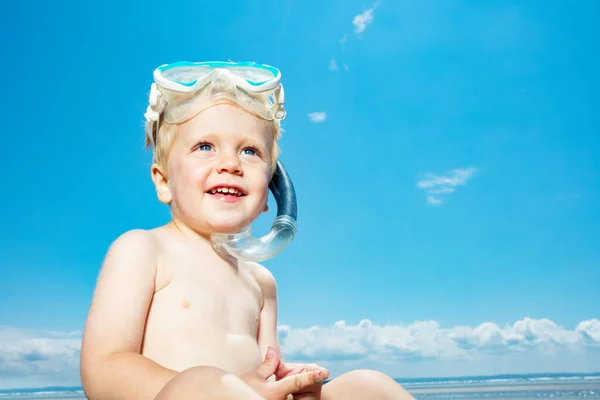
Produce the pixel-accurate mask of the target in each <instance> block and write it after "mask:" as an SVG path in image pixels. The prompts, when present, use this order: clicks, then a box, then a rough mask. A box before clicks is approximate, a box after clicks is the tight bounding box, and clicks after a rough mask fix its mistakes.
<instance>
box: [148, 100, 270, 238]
mask: <svg viewBox="0 0 600 400" xmlns="http://www.w3.org/2000/svg"><path fill="white" fill-rule="evenodd" d="M272 140H273V139H272V135H271V133H270V132H269V130H268V126H267V124H266V122H265V121H264V120H262V119H260V118H258V117H255V116H254V115H252V114H249V113H247V112H245V111H243V110H242V109H240V108H238V107H235V106H233V105H230V104H218V105H216V106H213V107H211V108H209V109H207V110H205V111H203V112H202V113H200V114H198V115H197V116H196V117H194V118H193V119H191V120H189V121H187V122H185V123H183V124H180V125H179V126H178V127H177V132H176V133H175V137H174V139H173V144H172V148H171V152H170V155H169V161H168V162H169V168H168V175H164V174H160V175H161V176H162V179H163V184H162V186H161V185H160V182H159V184H158V185H157V189H158V191H159V198H160V196H161V193H160V192H161V190H165V192H166V193H163V197H162V198H161V201H164V202H166V203H169V202H170V204H171V211H172V213H173V216H174V218H176V219H178V220H179V221H181V222H183V223H184V224H186V225H187V226H188V227H189V228H191V229H194V230H195V231H198V232H200V233H204V234H210V233H212V232H222V233H234V232H237V231H239V230H240V229H241V228H243V227H245V226H247V225H249V224H250V223H252V221H253V220H255V219H256V218H257V217H258V216H259V215H260V213H261V212H262V211H264V210H266V203H267V199H268V193H269V192H268V184H269V179H270V168H271V165H269V164H270V161H269V160H270V151H271V141H272ZM154 170H155V169H154V168H153V171H154ZM153 173H154V174H156V173H155V172H153ZM158 181H160V179H158ZM155 182H157V180H156V179H155ZM161 187H162V188H163V189H161ZM232 191H233V192H234V193H231V192H232ZM223 192H229V193H223Z"/></svg>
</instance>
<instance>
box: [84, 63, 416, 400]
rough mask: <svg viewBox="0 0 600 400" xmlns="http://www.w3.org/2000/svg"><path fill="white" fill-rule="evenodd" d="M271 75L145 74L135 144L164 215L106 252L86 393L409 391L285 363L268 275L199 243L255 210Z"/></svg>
mask: <svg viewBox="0 0 600 400" xmlns="http://www.w3.org/2000/svg"><path fill="white" fill-rule="evenodd" d="M169 74H170V75H169ZM279 77H280V76H279V72H278V71H277V70H275V69H274V68H272V67H269V66H260V65H255V64H247V63H241V64H235V63H212V64H211V63H183V64H180V63H176V65H173V67H172V68H171V67H169V66H167V67H165V66H163V67H161V68H159V69H157V71H155V80H156V82H157V84H158V85H157V84H155V85H153V91H152V93H151V100H150V102H151V105H150V107H149V109H148V112H147V114H146V117H147V120H148V124H147V143H148V144H149V146H151V147H152V151H153V164H152V167H151V176H152V180H153V182H154V185H155V187H156V192H157V196H158V199H159V201H161V202H162V203H164V204H168V205H169V207H170V210H171V215H172V220H171V221H170V222H169V223H167V224H166V225H164V226H161V227H158V228H156V229H152V230H132V231H129V232H126V233H124V234H123V235H121V236H120V237H119V238H117V239H116V240H115V242H114V243H113V244H112V245H111V247H110V249H109V251H108V253H107V255H106V258H105V261H104V264H103V266H102V269H101V272H100V275H99V278H98V282H97V287H96V290H95V293H94V298H93V301H92V304H91V307H90V311H89V315H88V319H87V322H86V326H85V331H84V335H83V343H82V350H81V378H82V383H83V388H84V391H85V393H86V396H87V397H88V398H89V399H90V400H104V399H106V400H119V399H123V400H138V399H140V400H142V399H144V400H145V399H148V400H151V399H157V400H167V399H175V400H187V399H190V400H192V399H193V400H201V399H211V400H212V399H248V400H254V399H256V400H258V399H263V400H285V399H292V398H293V399H297V400H299V399H302V400H319V399H322V400H352V399H360V400H363V399H378V400H386V399H390V400H391V399H405V398H406V399H409V398H411V397H410V395H409V394H408V393H407V392H406V391H405V390H404V389H402V388H401V387H400V385H398V384H397V383H396V382H395V381H393V380H392V379H391V378H389V377H388V376H386V375H383V374H380V373H378V372H375V371H353V372H349V373H346V374H344V375H342V376H340V377H337V378H335V379H333V380H331V381H330V382H328V383H327V384H326V385H324V386H321V382H322V381H323V380H325V379H328V378H329V372H328V371H327V370H326V369H325V368H322V367H320V366H317V365H314V364H289V363H284V362H283V361H282V360H281V357H280V352H279V345H278V342H277V290H276V283H275V279H274V277H273V275H272V274H271V273H270V272H269V271H268V270H267V269H265V268H264V267H262V266H261V265H259V264H257V263H254V262H248V261H243V260H239V259H236V258H235V257H233V256H231V255H226V254H223V253H221V252H218V251H215V248H214V246H213V245H212V243H211V235H213V234H215V233H225V234H235V233H236V232H239V231H240V230H241V229H243V228H244V227H246V226H249V225H250V224H251V223H252V221H254V220H255V219H256V218H257V217H258V216H259V215H260V214H261V212H263V211H266V210H267V198H268V190H269V187H268V185H269V182H270V180H271V178H272V176H273V172H274V168H275V165H276V164H275V163H276V160H277V155H278V144H277V141H278V138H279V134H280V126H279V122H280V119H281V118H282V117H283V116H284V115H285V114H284V113H283V114H282V110H283V93H282V88H281V85H280V84H279ZM244 80H245V81H247V82H249V84H245V83H244V82H243V81H244ZM182 82H183V83H182ZM273 98H275V101H273V100H272V99H273ZM269 99H271V100H269Z"/></svg>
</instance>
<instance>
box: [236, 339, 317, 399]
mask: <svg viewBox="0 0 600 400" xmlns="http://www.w3.org/2000/svg"><path fill="white" fill-rule="evenodd" d="M280 364H281V360H280V358H279V354H278V353H277V351H276V350H275V349H272V348H269V351H268V352H267V355H266V357H265V360H264V362H263V363H262V364H261V365H259V366H258V368H256V369H255V370H254V371H252V372H249V373H247V374H244V375H242V376H240V379H241V380H242V381H244V382H245V383H246V384H247V385H248V386H250V387H251V388H252V389H254V391H255V392H257V393H258V394H259V395H261V396H262V397H264V399H265V400H285V399H286V398H287V396H288V395H289V394H292V395H294V398H300V399H302V398H303V397H296V396H297V395H300V394H302V393H307V395H308V394H309V391H310V390H311V389H312V388H315V387H320V386H321V382H322V381H323V379H324V377H323V374H322V373H321V371H319V370H314V371H305V372H300V373H296V374H294V375H292V374H290V375H289V376H286V377H282V378H281V379H278V380H276V381H274V382H269V381H268V380H267V379H268V378H269V377H270V376H271V375H273V374H275V372H276V371H277V370H278V368H279V366H280ZM319 392H320V389H319ZM304 399H306V400H309V399H311V400H312V399H318V397H314V396H313V397H304Z"/></svg>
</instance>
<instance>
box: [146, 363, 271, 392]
mask: <svg viewBox="0 0 600 400" xmlns="http://www.w3.org/2000/svg"><path fill="white" fill-rule="evenodd" d="M238 399H244V400H246V399H247V400H264V399H263V398H262V397H261V396H259V395H258V394H257V393H256V392H255V391H254V390H252V388H250V386H248V385H246V383H244V382H243V381H242V380H241V379H239V378H238V377H236V376H235V375H232V374H230V373H227V372H225V371H223V370H221V369H218V368H213V367H194V368H190V369H187V370H185V371H182V372H180V373H179V374H177V375H176V376H175V377H174V378H173V379H171V380H170V381H169V383H167V384H166V385H165V387H164V388H163V389H162V390H161V391H160V393H159V394H158V396H156V398H155V399H154V400H238Z"/></svg>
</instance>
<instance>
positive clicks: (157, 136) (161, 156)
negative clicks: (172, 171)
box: [145, 99, 281, 178]
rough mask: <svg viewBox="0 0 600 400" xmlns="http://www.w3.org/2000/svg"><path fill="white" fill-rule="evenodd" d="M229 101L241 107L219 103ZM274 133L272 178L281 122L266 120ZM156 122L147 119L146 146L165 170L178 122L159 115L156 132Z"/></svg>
mask: <svg viewBox="0 0 600 400" xmlns="http://www.w3.org/2000/svg"><path fill="white" fill-rule="evenodd" d="M219 103H227V104H231V105H234V106H236V107H239V105H238V104H237V103H235V102H233V101H230V100H228V99H223V100H220V101H219V102H218V103H215V104H219ZM265 122H266V123H267V126H268V128H269V131H270V133H271V134H272V140H271V148H270V149H269V162H270V166H271V176H270V177H271V178H272V177H273V174H274V173H275V164H276V163H277V159H278V157H279V153H280V148H279V139H280V137H281V123H280V122H279V121H278V120H265ZM155 127H156V124H155V123H153V122H151V121H146V124H145V131H146V144H145V145H146V148H151V149H152V162H153V163H157V164H158V165H160V166H161V167H162V168H163V169H164V170H165V172H166V171H167V170H168V161H169V154H170V152H171V147H172V146H173V138H174V137H175V134H176V133H177V124H171V123H168V122H166V121H164V120H163V119H162V117H159V129H158V132H155V131H156V129H155Z"/></svg>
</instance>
